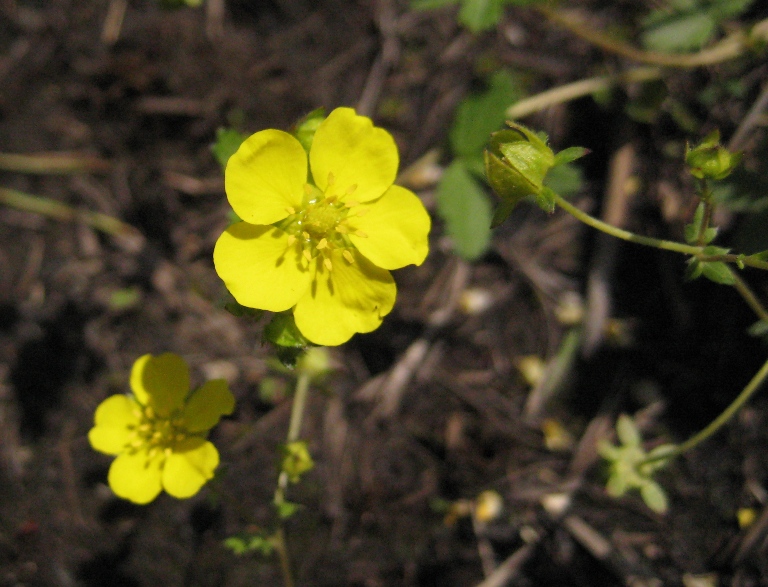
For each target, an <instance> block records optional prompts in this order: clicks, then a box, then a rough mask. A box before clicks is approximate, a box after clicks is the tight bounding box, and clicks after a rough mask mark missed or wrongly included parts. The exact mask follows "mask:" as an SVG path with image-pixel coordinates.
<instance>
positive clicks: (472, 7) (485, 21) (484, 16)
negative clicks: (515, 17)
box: [459, 0, 505, 33]
mask: <svg viewBox="0 0 768 587" xmlns="http://www.w3.org/2000/svg"><path fill="white" fill-rule="evenodd" d="M504 4H505V1H504V0H462V3H461V10H460V11H459V22H460V23H461V24H463V25H464V26H466V27H467V28H468V29H469V30H470V31H472V32H473V33H479V32H480V31H484V30H487V29H491V28H493V27H495V26H496V25H497V24H499V21H501V17H502V16H503V14H504Z"/></svg>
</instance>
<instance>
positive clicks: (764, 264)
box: [699, 255, 768, 270]
mask: <svg viewBox="0 0 768 587" xmlns="http://www.w3.org/2000/svg"><path fill="white" fill-rule="evenodd" d="M699 261H705V262H710V261H722V262H723V263H736V264H737V265H738V264H742V265H747V266H749V267H755V268H756V269H764V270H768V261H761V260H760V259H753V258H752V257H751V256H746V257H745V256H743V255H699Z"/></svg>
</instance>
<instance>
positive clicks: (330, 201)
mask: <svg viewBox="0 0 768 587" xmlns="http://www.w3.org/2000/svg"><path fill="white" fill-rule="evenodd" d="M338 199H339V196H328V197H327V198H325V203H326V204H333V203H334V202H335V201H336V200H338Z"/></svg>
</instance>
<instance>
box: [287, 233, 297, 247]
mask: <svg viewBox="0 0 768 587" xmlns="http://www.w3.org/2000/svg"><path fill="white" fill-rule="evenodd" d="M295 242H296V236H294V235H292V234H289V235H288V246H289V247H290V246H291V245H292V244H293V243H295Z"/></svg>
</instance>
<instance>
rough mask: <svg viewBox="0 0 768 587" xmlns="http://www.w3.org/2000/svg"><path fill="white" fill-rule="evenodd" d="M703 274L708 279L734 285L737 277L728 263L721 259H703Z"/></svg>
mask: <svg viewBox="0 0 768 587" xmlns="http://www.w3.org/2000/svg"><path fill="white" fill-rule="evenodd" d="M701 274H702V275H703V276H704V277H706V278H707V279H709V280H711V281H714V282H715V283H719V284H721V285H733V284H734V283H736V278H735V277H734V276H733V273H732V272H731V268H730V267H729V266H728V264H727V263H723V262H721V261H702V262H701Z"/></svg>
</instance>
